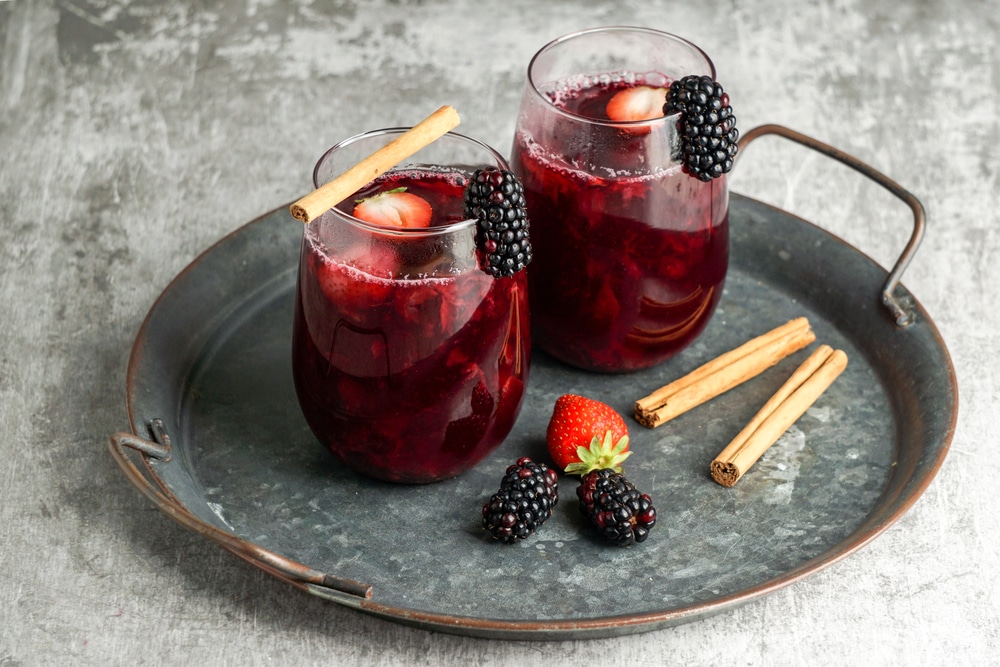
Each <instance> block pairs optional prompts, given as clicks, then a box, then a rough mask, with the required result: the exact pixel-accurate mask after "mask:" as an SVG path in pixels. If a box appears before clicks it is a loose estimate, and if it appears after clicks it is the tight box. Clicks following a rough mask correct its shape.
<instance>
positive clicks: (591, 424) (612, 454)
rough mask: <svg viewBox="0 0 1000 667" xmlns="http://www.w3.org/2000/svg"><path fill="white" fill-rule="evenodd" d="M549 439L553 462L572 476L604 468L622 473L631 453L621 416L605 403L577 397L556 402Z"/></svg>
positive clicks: (625, 427)
mask: <svg viewBox="0 0 1000 667" xmlns="http://www.w3.org/2000/svg"><path fill="white" fill-rule="evenodd" d="M545 439H546V441H547V443H548V446H549V454H550V455H551V456H552V460H553V461H554V462H555V464H556V465H557V466H559V468H561V469H563V470H565V471H566V472H567V473H571V474H574V473H580V474H583V473H586V472H588V471H590V470H596V469H600V468H612V469H614V470H616V471H619V472H620V471H621V463H622V461H624V460H625V459H626V458H628V456H629V454H631V452H630V451H628V443H629V438H628V427H627V426H626V425H625V420H623V419H622V417H621V415H619V414H618V413H617V412H615V410H614V409H613V408H612V407H611V406H609V405H607V404H605V403H601V402H600V401H595V400H593V399H590V398H586V397H584V396H577V395H575V394H564V395H563V396H560V397H559V398H558V399H557V400H556V403H555V406H554V407H553V409H552V418H551V419H550V420H549V427H548V430H547V431H546V433H545Z"/></svg>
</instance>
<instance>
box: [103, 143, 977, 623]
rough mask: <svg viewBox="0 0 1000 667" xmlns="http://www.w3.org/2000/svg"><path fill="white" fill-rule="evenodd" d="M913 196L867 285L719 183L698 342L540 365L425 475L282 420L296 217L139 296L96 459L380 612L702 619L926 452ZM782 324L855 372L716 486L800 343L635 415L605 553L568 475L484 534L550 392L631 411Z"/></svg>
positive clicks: (949, 391)
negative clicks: (442, 467) (720, 273)
mask: <svg viewBox="0 0 1000 667" xmlns="http://www.w3.org/2000/svg"><path fill="white" fill-rule="evenodd" d="M761 133H775V134H782V135H784V136H786V137H787V138H791V139H795V140H800V138H799V137H796V136H792V133H790V132H789V131H782V130H780V129H765V130H764V131H763V132H761ZM759 134H760V133H758V136H759ZM803 143H806V144H807V145H813V144H817V145H813V147H814V148H817V149H820V150H822V149H823V146H822V145H821V144H818V142H812V140H807V141H803ZM827 148H828V147H827ZM831 151H832V149H831ZM828 154H831V153H830V152H828ZM834 157H837V158H838V159H841V158H842V156H837V155H834ZM848 159H849V158H848ZM852 166H854V165H852ZM883 178H884V177H883ZM890 185H891V182H890ZM887 187H888V185H887ZM904 199H905V198H904ZM912 201H913V202H915V200H912ZM911 206H913V203H911ZM913 208H914V211H915V215H916V218H917V220H916V225H915V229H914V236H913V239H912V240H911V244H910V246H909V247H908V249H907V253H906V254H904V259H903V260H901V262H900V263H899V264H898V265H897V267H896V269H895V270H894V271H893V272H890V273H889V274H887V273H886V271H884V270H883V269H881V268H880V267H878V266H877V265H876V264H875V263H874V262H872V261H871V260H870V259H868V258H867V257H865V256H864V255H863V254H862V253H860V252H859V251H857V250H856V249H854V248H852V247H851V246H849V245H847V244H845V243H844V242H842V241H840V240H839V239H837V238H835V237H833V236H831V235H830V234H828V233H826V232H824V231H823V230H821V229H819V228H817V227H815V226H813V225H812V224H810V223H808V222H805V221H803V220H801V219H798V218H795V217H793V216H790V215H788V214H787V213H784V212H782V211H780V210H777V209H775V208H772V207H769V206H767V205H764V204H761V203H759V202H756V201H753V200H751V199H748V198H745V197H741V196H738V195H733V198H732V202H731V230H732V232H731V233H732V258H731V269H730V273H729V276H728V279H727V282H726V287H725V291H724V294H723V297H722V300H721V302H720V305H719V308H718V311H717V312H716V314H715V316H714V317H713V319H712V321H711V322H710V323H709V325H708V327H707V329H706V330H705V332H704V334H703V335H702V336H701V337H700V338H699V339H698V340H697V341H696V343H695V344H693V345H692V346H691V347H690V348H689V349H687V350H686V351H685V352H684V353H682V354H681V355H679V356H678V357H676V358H675V359H672V360H670V361H668V362H667V363H665V364H663V365H661V366H659V367H657V368H654V369H650V370H647V371H642V372H638V373H633V374H628V375H610V376H609V375H597V374H590V373H584V372H581V371H576V370H573V369H570V368H568V367H566V366H563V365H561V364H559V363H558V362H555V361H553V360H551V359H550V358H548V357H546V356H545V355H543V354H536V355H535V357H534V359H533V368H532V376H531V380H530V383H529V390H528V394H527V397H526V400H525V405H524V409H523V411H522V414H521V417H520V418H519V420H518V422H517V424H516V426H515V428H514V431H513V432H512V434H511V435H510V437H509V438H508V440H507V441H506V442H505V443H504V444H503V445H502V446H501V447H500V448H499V449H498V450H497V451H496V452H495V453H494V454H493V455H491V456H490V457H489V458H488V459H487V460H485V461H484V462H482V463H481V464H480V465H478V466H477V467H476V468H474V469H473V470H471V471H469V472H468V473H465V474H463V475H461V476H459V477H457V478H455V479H452V480H449V481H445V482H440V483H437V484H432V485H425V486H402V485H392V484H387V483H381V482H377V481H373V480H370V479H367V478H363V477H361V476H358V475H356V474H354V473H352V472H350V471H348V470H345V469H343V468H342V467H340V466H338V465H337V463H336V461H335V460H334V458H333V457H332V455H330V454H328V453H327V452H326V450H324V449H323V448H322V447H321V446H320V445H319V444H318V443H317V442H316V441H315V439H314V438H313V436H312V435H311V433H310V431H309V429H308V427H307V426H306V424H305V421H304V420H303V418H302V417H301V415H300V413H299V409H298V405H297V402H296V399H295V392H294V388H293V384H292V378H291V369H290V339H291V322H292V310H293V297H294V285H295V275H296V266H297V261H298V249H299V240H300V235H301V227H300V223H298V222H296V221H294V220H293V219H292V218H291V216H290V215H289V214H288V212H287V210H286V209H281V210H278V211H275V212H272V213H269V214H267V215H265V216H263V217H261V218H259V219H257V220H255V221H253V222H251V223H249V224H247V225H246V226H244V227H242V228H241V229H239V230H238V231H236V232H235V233H233V234H231V235H230V236H228V237H226V238H224V239H223V240H221V241H220V242H219V243H218V244H216V245H215V246H213V247H212V248H211V249H209V250H208V251H206V252H205V253H204V254H203V255H202V256H201V257H199V258H198V259H197V260H196V261H194V262H193V263H192V264H191V265H190V266H189V267H188V268H187V269H185V270H184V271H183V272H182V273H181V274H180V275H179V276H178V277H177V278H176V279H175V280H174V281H173V282H172V283H171V284H170V286H169V287H168V288H167V289H166V290H165V291H164V292H163V294H162V295H161V296H160V298H159V299H158V300H157V301H156V303H155V305H154V306H153V307H152V309H151V311H150V313H149V314H148V316H147V318H146V320H145V322H144V324H143V325H142V329H141V330H140V332H139V334H138V336H137V338H136V341H135V345H134V348H133V351H132V357H131V360H130V363H129V369H128V377H127V405H128V413H129V419H130V421H131V428H132V433H117V434H115V435H113V436H112V437H111V443H110V451H111V453H112V455H113V456H114V458H115V460H116V461H117V462H118V463H119V465H120V466H121V468H122V470H123V471H124V472H125V474H126V476H127V478H128V479H129V481H130V482H131V483H132V484H134V485H135V486H136V488H138V489H139V490H140V491H141V492H142V493H143V494H145V495H146V496H147V497H148V498H149V499H150V500H151V501H152V502H154V503H155V504H156V506H157V507H159V509H160V510H162V511H163V512H165V513H166V514H167V515H169V516H170V517H172V518H173V519H175V520H177V521H178V522H180V523H181V524H182V525H184V526H186V527H187V528H189V529H191V530H193V531H195V532H197V533H199V534H201V535H204V536H205V537H207V538H209V539H212V540H214V541H216V542H218V543H219V544H221V545H222V546H223V547H225V548H227V549H229V550H230V551H232V552H233V553H234V554H236V555H238V556H239V557H241V558H244V559H245V560H247V561H249V562H251V563H253V564H254V565H256V566H257V567H260V568H261V569H263V570H265V571H267V572H269V573H271V574H272V575H274V576H276V577H278V578H280V579H282V580H284V581H286V582H288V583H289V584H291V585H293V586H296V587H297V588H300V589H303V590H305V591H308V592H309V593H312V594H314V595H318V596H321V597H323V598H326V599H329V600H332V601H334V602H337V603H340V604H343V605H347V606H349V607H352V608H355V609H358V610H361V611H364V612H368V613H371V614H375V615H378V616H381V617H384V618H388V619H391V620H394V621H399V622H403V623H408V624H413V625H417V626H420V627H423V628H427V629H432V630H438V631H444V632H453V633H460V634H466V635H474V636H486V637H499V638H518V639H566V638H590V637H607V636H615V635H622V634H629V633H635V632H642V631H648V630H653V629H657V628H662V627H667V626H670V625H676V624H679V623H684V622H688V621H692V620H695V619H698V618H702V617H705V616H708V615H711V614H715V613H718V612H720V611H724V610H727V609H730V608H732V607H734V606H736V605H739V604H742V603H746V602H748V601H751V600H754V599H756V598H759V597H761V596H763V595H766V594H767V593H769V592H771V591H774V590H776V589H778V588H781V587H783V586H786V585H789V584H791V583H793V582H795V581H797V580H798V579H801V578H803V577H805V576H808V575H810V574H812V573H814V572H816V571H818V570H820V569H823V568H825V567H827V566H829V565H831V564H832V563H835V562H836V561H838V560H840V559H842V558H844V557H846V556H848V555H849V554H851V553H852V552H854V551H856V550H857V549H859V548H861V547H862V546H863V545H864V544H866V543H867V542H869V541H870V540H872V539H874V538H875V537H876V536H878V535H879V534H880V533H881V532H882V531H884V530H885V529H886V528H887V527H888V526H890V525H891V524H892V523H893V522H895V521H896V520H897V519H898V518H899V517H900V516H902V514H903V513H904V512H905V511H906V510H907V509H908V508H909V507H910V506H911V505H912V504H913V503H914V501H915V500H916V499H917V498H918V497H919V496H920V494H921V493H922V492H923V491H924V489H925V488H926V487H927V485H928V484H929V483H930V481H931V479H932V478H933V477H934V475H935V473H936V471H937V469H938V467H939V466H940V464H941V463H942V461H943V460H944V457H945V455H946V452H947V449H948V446H949V444H950V441H951V437H952V433H953V430H954V425H955V418H956V414H957V387H956V384H955V378H954V372H953V369H952V365H951V362H950V359H949V357H948V353H947V350H946V348H945V345H944V343H943V341H942V340H941V338H940V336H939V334H938V332H937V330H936V329H935V327H934V325H933V323H932V322H931V320H930V318H929V317H928V316H927V314H926V313H925V312H924V310H923V309H922V308H921V307H920V305H919V304H918V303H917V302H916V300H915V299H914V298H913V296H912V295H911V294H909V292H907V291H906V289H905V288H904V287H902V286H901V285H898V284H897V282H898V278H899V273H901V271H902V268H903V267H904V266H905V260H906V259H908V257H909V255H912V251H914V250H915V248H916V243H917V242H918V241H919V235H920V233H921V232H922V210H921V209H920V208H919V204H918V203H917V204H916V205H915V206H913ZM802 315H805V316H807V317H808V318H809V320H810V322H811V324H812V326H813V330H814V331H815V332H816V334H817V343H828V344H830V345H832V346H834V347H839V348H841V349H843V350H845V351H846V352H847V354H848V356H849V358H850V363H849V365H848V368H847V370H846V371H845V372H844V374H843V375H842V376H841V377H840V378H839V379H838V380H837V381H836V382H835V383H834V385H833V386H832V387H831V388H830V389H829V390H828V391H827V392H826V393H825V394H824V395H823V396H822V397H821V398H820V400H819V401H818V402H817V403H816V404H815V405H814V406H813V407H812V408H810V410H809V411H808V412H807V413H806V414H805V415H804V416H803V417H802V418H801V419H800V420H799V421H798V422H797V423H796V424H795V425H794V426H793V427H792V428H791V429H790V430H789V431H788V432H786V434H785V435H784V436H783V437H782V438H781V439H780V440H779V441H778V443H776V444H775V445H774V446H773V447H772V448H771V449H770V450H769V451H768V452H767V453H766V454H765V455H764V457H763V458H762V459H761V460H760V461H758V462H757V464H756V465H755V466H754V467H753V468H752V469H751V470H750V471H749V472H748V473H747V474H746V475H745V476H744V477H743V479H741V480H740V482H739V483H738V484H737V485H736V486H735V487H733V488H731V489H727V488H723V487H721V486H719V485H717V484H715V483H714V482H713V481H712V480H711V478H710V477H709V475H708V467H709V463H710V462H711V460H712V458H713V457H714V456H715V455H716V454H718V453H719V452H720V451H721V450H722V448H723V447H725V445H726V444H727V443H728V442H729V440H730V439H731V438H732V437H733V436H734V435H735V434H736V433H737V432H738V431H739V430H740V429H741V428H742V426H743V425H744V424H746V422H747V421H748V420H749V419H750V418H751V417H752V416H753V414H754V413H755V412H756V410H757V409H758V408H759V407H760V406H761V405H762V404H763V402H764V401H765V400H766V399H767V398H768V397H769V396H770V395H771V393H772V392H773V391H775V390H776V389H777V387H778V386H780V385H781V383H782V382H783V381H784V380H785V378H787V376H788V375H789V374H790V373H791V371H792V369H794V368H795V366H796V365H797V364H798V363H799V361H801V359H802V358H804V356H805V355H806V354H808V352H809V351H810V350H809V349H807V350H803V351H801V352H799V353H797V354H796V355H793V356H792V357H790V358H789V359H786V360H785V361H783V362H782V363H781V364H779V365H778V366H776V367H775V368H773V369H770V370H769V371H767V372H765V373H763V374H762V375H760V376H758V377H757V378H755V379H753V380H751V381H749V382H747V383H746V384H744V385H741V386H739V387H737V388H735V389H733V390H732V391H730V392H728V393H727V394H724V395H723V396H720V397H719V398H717V399H715V400H713V401H711V402H710V403H708V404H705V405H703V406H700V407H698V408H696V409H694V410H692V411H691V412H689V413H687V414H685V415H683V416H681V417H679V418H677V419H675V420H674V421H672V422H669V423H668V424H666V425H664V426H662V427H660V428H658V429H656V430H647V429H644V428H642V427H641V426H639V425H638V424H635V423H634V422H630V431H631V435H632V449H633V451H634V454H633V455H632V457H631V459H630V460H629V461H628V465H627V472H628V474H629V477H630V479H632V480H633V481H634V482H635V483H636V485H637V486H638V487H639V488H640V489H642V490H643V491H645V492H647V493H649V494H651V495H652V497H653V499H654V502H655V504H656V507H657V510H658V515H659V521H658V524H657V526H656V528H655V529H654V530H653V531H652V533H651V535H650V538H649V539H648V540H647V541H646V542H645V543H643V544H641V545H637V546H634V547H631V548H627V549H620V548H615V547H610V546H606V545H604V544H602V543H600V542H599V541H597V540H596V539H595V538H594V537H593V536H591V535H590V534H589V533H588V531H587V530H586V529H585V527H584V525H583V522H582V521H581V518H580V516H579V512H578V510H577V507H576V498H575V493H574V485H575V478H570V477H568V476H563V477H562V478H561V483H560V491H561V496H562V501H561V502H560V503H559V505H558V506H557V507H556V510H555V512H554V514H553V516H552V518H551V519H549V521H548V522H547V523H546V524H545V525H544V526H542V528H541V529H540V530H539V531H538V532H536V534H535V535H533V536H531V537H530V538H529V539H527V540H525V541H523V542H521V543H519V544H516V545H512V546H506V545H502V544H499V543H495V542H493V541H492V540H491V539H489V538H488V537H487V536H485V535H484V533H483V532H482V530H481V528H480V525H479V522H480V508H481V506H482V505H483V503H484V502H485V501H486V500H487V498H488V497H489V495H490V494H491V493H492V492H493V491H495V489H496V486H497V485H498V483H499V479H500V477H501V475H502V473H503V470H504V468H505V467H506V466H507V465H508V464H509V463H511V462H513V461H514V460H515V459H516V458H518V457H519V456H522V455H528V456H532V457H534V458H536V459H539V460H546V456H547V455H546V449H545V442H544V434H545V426H546V424H547V421H548V417H549V415H550V412H551V408H552V404H553V402H554V400H555V399H556V397H558V396H559V395H560V394H563V393H567V392H573V393H582V394H585V395H588V396H591V397H593V398H597V399H600V400H603V401H606V402H608V403H609V404H611V405H612V406H614V407H615V408H617V409H618V410H619V411H620V412H622V413H623V414H626V415H628V414H631V409H632V404H633V402H634V401H635V400H636V399H637V398H640V397H642V396H644V395H646V394H647V393H649V392H650V391H651V390H652V389H655V388H656V387H659V386H661V385H663V384H666V383H667V382H669V381H670V380H672V379H674V378H676V377H678V376H680V375H682V374H684V373H686V372H687V371H689V370H691V369H693V368H695V367H696V366H698V365H700V364H702V363H704V362H705V361H707V360H708V359H710V358H712V357H715V356H717V355H718V354H721V353H722V352H724V351H727V350H729V349H731V348H733V347H736V346H737V345H739V344H740V343H742V342H744V341H746V340H748V339H749V338H752V337H753V336H756V335H758V334H760V333H763V332H764V331H766V330H768V329H770V328H772V327H774V326H776V325H778V324H781V323H784V322H786V321H787V320H790V319H793V318H795V317H798V316H802Z"/></svg>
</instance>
